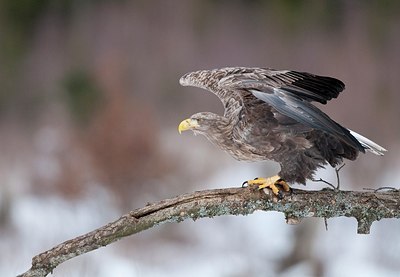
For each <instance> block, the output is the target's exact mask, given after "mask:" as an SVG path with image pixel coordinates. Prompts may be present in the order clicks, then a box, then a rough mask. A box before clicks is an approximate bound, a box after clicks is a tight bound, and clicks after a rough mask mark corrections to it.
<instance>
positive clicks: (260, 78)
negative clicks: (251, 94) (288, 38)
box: [219, 68, 344, 104]
mask: <svg viewBox="0 0 400 277" xmlns="http://www.w3.org/2000/svg"><path fill="white" fill-rule="evenodd" d="M219 86H220V87H225V88H232V89H233V88H241V89H257V90H260V91H263V90H264V89H265V88H271V87H273V88H280V89H281V90H284V91H287V92H290V93H292V94H293V95H296V96H298V97H300V98H301V99H304V100H306V101H317V102H320V103H322V104H326V102H327V101H329V100H331V99H332V98H336V97H338V95H339V93H340V92H341V91H343V90H344V84H343V82H342V81H340V80H337V79H335V78H331V77H325V76H317V75H314V74H310V73H306V72H297V71H288V70H272V69H265V68H248V69H247V71H243V72H240V73H237V74H230V75H227V76H226V77H224V78H222V79H221V80H220V81H219Z"/></svg>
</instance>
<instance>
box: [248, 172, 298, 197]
mask: <svg viewBox="0 0 400 277" xmlns="http://www.w3.org/2000/svg"><path fill="white" fill-rule="evenodd" d="M246 184H247V185H249V186H251V185H256V186H258V189H264V188H269V189H271V190H272V192H273V194H274V195H276V196H277V197H278V198H279V199H283V197H284V196H285V194H284V193H283V191H284V192H287V193H289V194H291V193H292V189H291V187H290V186H289V185H288V183H286V182H285V180H283V179H282V178H281V177H279V176H278V175H275V176H272V177H269V178H255V179H254V180H248V181H245V182H244V183H243V185H242V186H244V185H246Z"/></svg>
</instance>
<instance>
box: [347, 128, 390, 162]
mask: <svg viewBox="0 0 400 277" xmlns="http://www.w3.org/2000/svg"><path fill="white" fill-rule="evenodd" d="M349 131H350V133H351V134H352V135H353V136H354V137H355V138H356V139H357V140H358V141H359V142H360V143H361V145H362V146H363V147H364V148H365V149H366V150H368V151H369V152H372V153H374V154H375V155H379V156H383V155H384V152H386V151H387V150H386V149H385V148H383V147H382V146H380V145H378V144H376V143H375V142H373V141H372V140H369V139H367V138H366V137H363V136H362V135H360V134H358V133H356V132H354V131H352V130H349Z"/></svg>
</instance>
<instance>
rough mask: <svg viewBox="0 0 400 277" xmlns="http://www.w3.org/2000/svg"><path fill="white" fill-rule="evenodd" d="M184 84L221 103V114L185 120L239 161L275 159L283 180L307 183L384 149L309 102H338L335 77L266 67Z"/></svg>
mask: <svg viewBox="0 0 400 277" xmlns="http://www.w3.org/2000/svg"><path fill="white" fill-rule="evenodd" d="M180 83H181V85H183V86H195V87H200V88H203V89H206V90H209V91H211V92H212V93H214V94H215V95H217V96H218V98H219V99H220V100H221V101H222V103H223V105H224V107H225V112H224V115H223V116H220V115H216V114H213V113H209V112H202V113H197V114H194V115H193V116H191V118H190V119H187V120H186V121H183V122H182V123H181V125H180V127H179V129H180V131H182V130H188V129H191V130H193V131H194V133H199V134H202V135H204V136H205V137H207V138H208V139H209V140H210V141H211V142H212V143H213V144H215V145H217V146H218V147H219V148H221V149H223V150H225V151H226V152H228V153H229V154H231V155H232V156H233V157H234V158H236V159H238V160H246V161H261V160H274V161H276V162H278V163H279V164H280V166H281V171H280V173H279V176H280V177H281V178H283V179H284V180H285V181H287V182H297V183H302V184H305V182H306V179H311V178H312V176H313V173H314V172H315V170H316V169H317V168H319V167H323V166H324V165H326V164H327V163H329V164H330V165H331V166H336V165H338V164H340V163H341V162H342V160H343V158H345V159H349V160H355V159H356V158H357V156H358V154H359V152H365V150H369V151H370V152H373V153H375V154H377V155H383V152H384V151H386V150H385V149H384V148H382V147H381V146H379V145H377V144H375V143H374V142H372V141H370V140H368V139H367V138H364V137H363V136H361V135H359V134H357V133H355V132H353V131H351V130H348V129H346V128H344V127H342V126H341V125H339V124H338V123H336V122H335V121H333V120H332V119H331V118H329V117H328V116H327V115H326V114H325V113H323V112H322V111H321V110H319V109H318V108H317V107H315V106H314V105H312V104H311V102H312V101H317V102H319V103H322V104H326V103H327V101H329V100H331V99H332V98H336V97H337V96H338V95H339V93H340V92H341V91H342V90H343V89H344V84H343V83H342V82H341V81H339V80H337V79H334V78H331V77H323V76H317V75H313V74H310V73H305V72H296V71H288V70H273V69H268V68H245V67H228V68H222V69H215V70H201V71H196V72H191V73H188V74H186V75H184V76H183V77H182V78H181V79H180Z"/></svg>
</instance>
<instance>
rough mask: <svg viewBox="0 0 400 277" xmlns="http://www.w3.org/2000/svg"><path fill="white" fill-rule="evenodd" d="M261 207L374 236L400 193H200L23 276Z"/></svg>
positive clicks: (87, 238)
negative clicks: (130, 239)
mask: <svg viewBox="0 0 400 277" xmlns="http://www.w3.org/2000/svg"><path fill="white" fill-rule="evenodd" d="M256 210H263V211H278V212H282V213H284V214H285V216H286V221H287V223H290V224H296V223H299V222H300V221H301V220H302V219H303V218H306V217H320V218H325V219H326V218H331V217H339V216H346V217H354V218H356V219H357V222H358V229H357V232H358V233H359V234H368V233H369V232H370V227H371V224H372V222H374V221H376V220H380V219H382V218H399V217H400V192H399V190H393V191H386V192H380V191H374V192H370V191H362V192H355V191H338V192H337V191H333V190H321V191H305V190H299V189H294V190H293V194H292V195H291V196H286V197H285V198H284V199H283V200H279V201H278V200H277V199H276V197H275V196H273V195H272V194H271V193H270V191H269V190H267V189H266V190H264V191H259V190H258V189H256V188H253V187H247V188H227V189H215V190H205V191H198V192H194V193H191V194H185V195H180V196H177V197H175V198H172V199H167V200H163V201H161V202H158V203H155V204H149V205H147V206H145V207H144V208H141V209H137V210H134V211H131V212H130V213H128V214H126V215H123V216H122V217H121V218H119V219H118V220H116V221H114V222H111V223H109V224H107V225H105V226H103V227H100V228H98V229H96V230H94V231H92V232H90V233H87V234H85V235H82V236H79V237H76V238H74V239H71V240H68V241H66V242H63V243H61V244H59V245H57V246H55V247H54V248H52V249H50V250H48V251H46V252H43V253H41V254H39V255H37V256H35V257H33V259H32V267H31V269H29V270H28V271H27V272H25V273H23V274H22V275H20V276H24V277H27V276H46V275H48V274H49V273H51V272H52V271H53V269H54V268H56V267H57V266H58V265H59V264H61V263H63V262H65V261H67V260H69V259H71V258H73V257H76V256H79V255H82V254H84V253H87V252H90V251H92V250H95V249H97V248H100V247H102V246H106V245H108V244H111V243H113V242H115V241H117V240H119V239H121V238H123V237H126V236H130V235H132V234H136V233H139V232H141V231H144V230H146V229H149V228H151V227H153V226H156V225H160V224H163V223H166V222H181V221H183V220H185V219H188V218H191V219H193V220H196V219H198V218H203V217H214V216H220V215H248V214H251V213H253V212H254V211H256Z"/></svg>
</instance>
